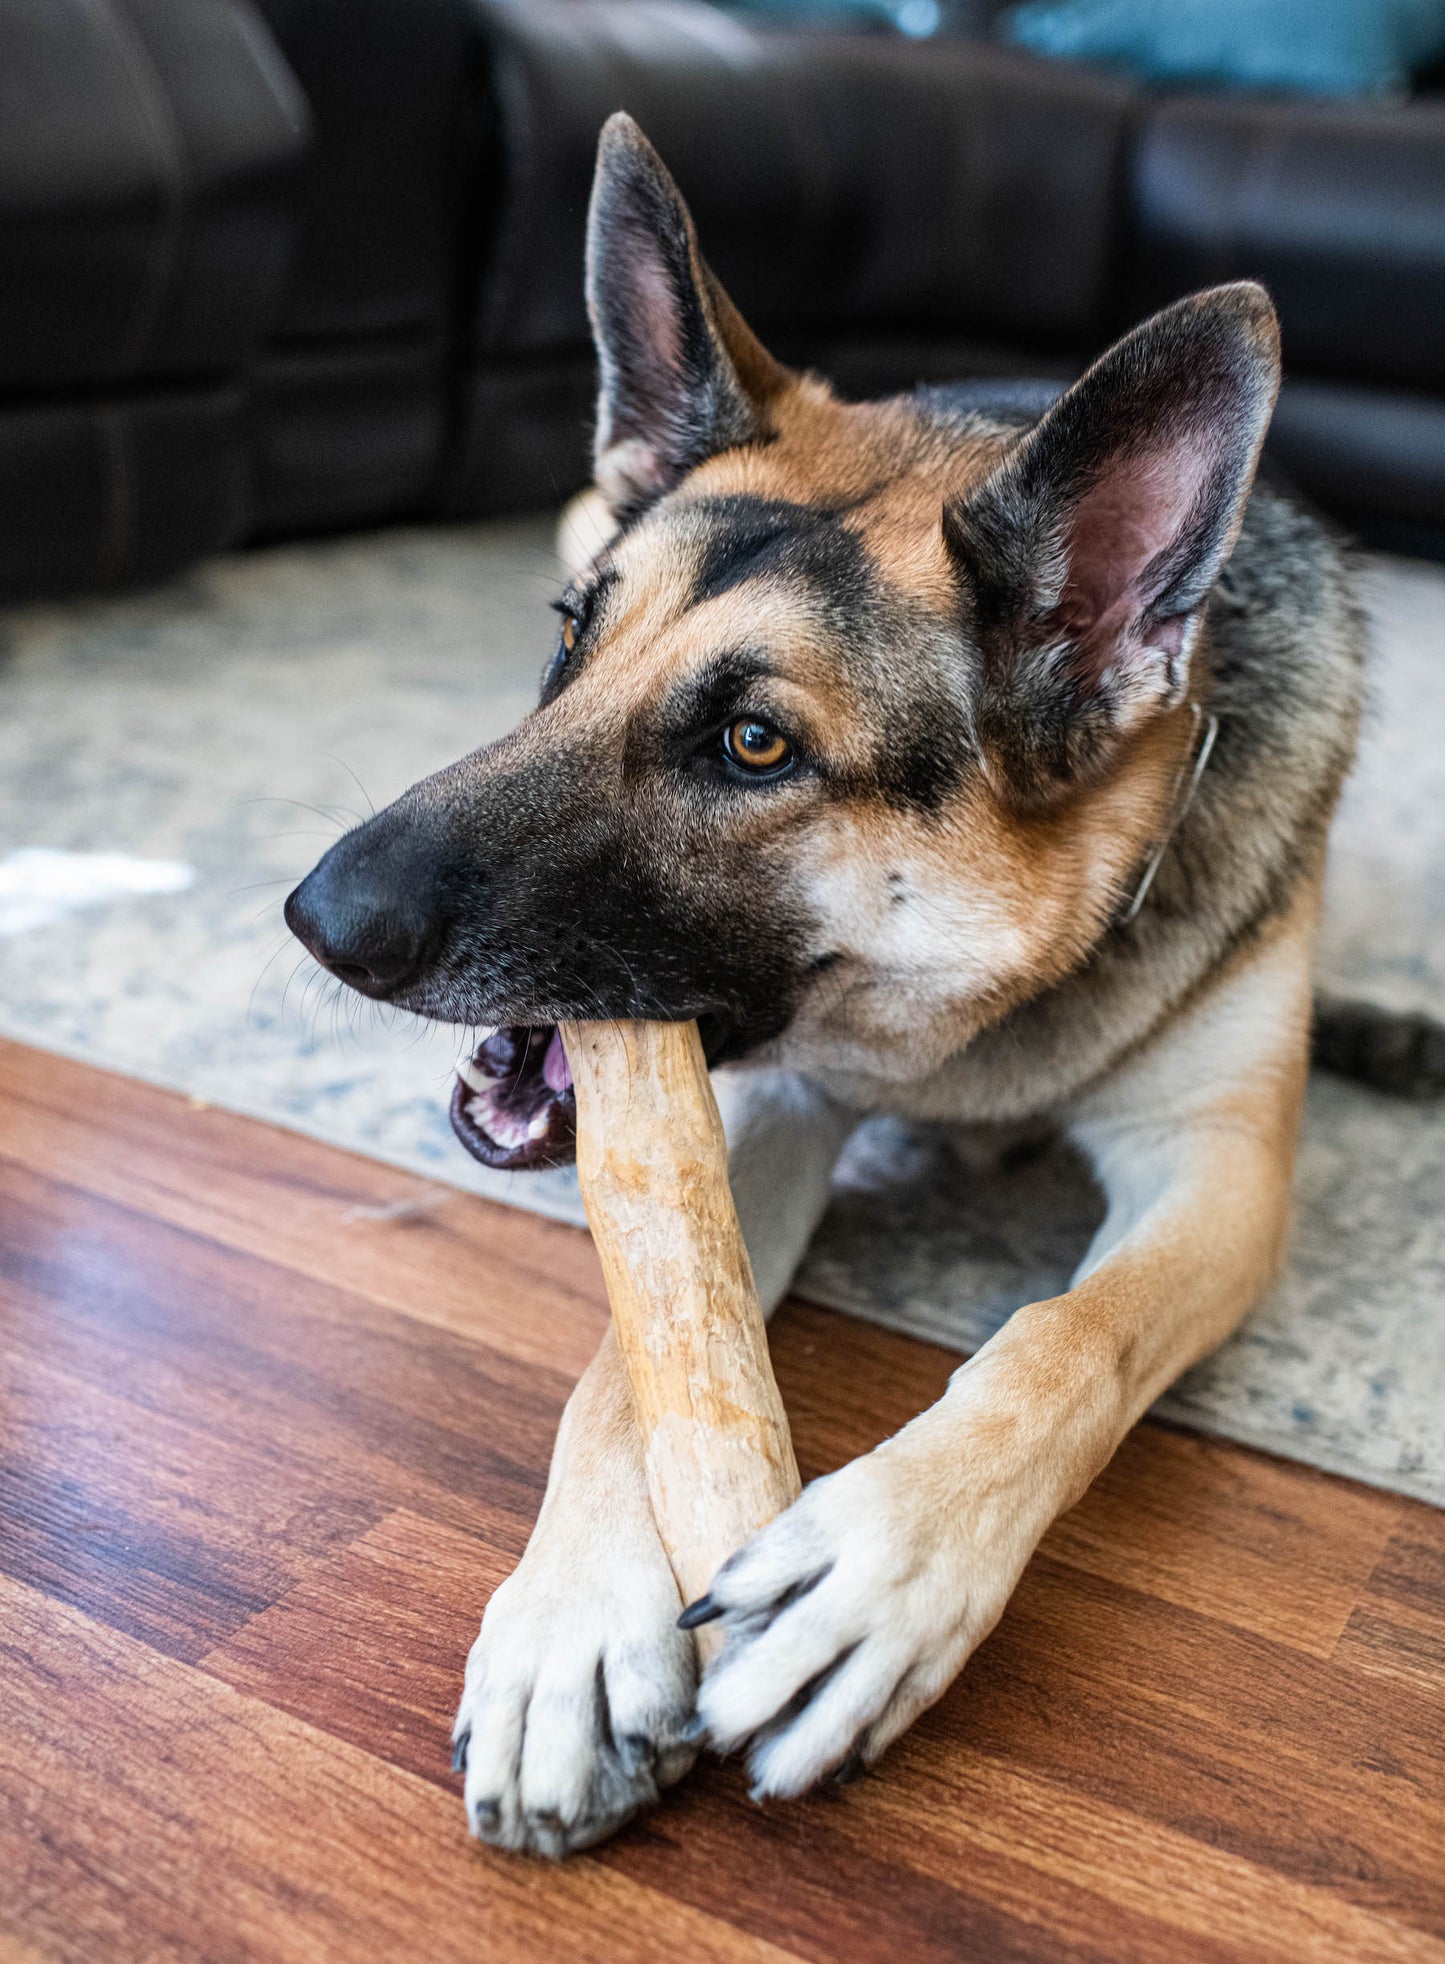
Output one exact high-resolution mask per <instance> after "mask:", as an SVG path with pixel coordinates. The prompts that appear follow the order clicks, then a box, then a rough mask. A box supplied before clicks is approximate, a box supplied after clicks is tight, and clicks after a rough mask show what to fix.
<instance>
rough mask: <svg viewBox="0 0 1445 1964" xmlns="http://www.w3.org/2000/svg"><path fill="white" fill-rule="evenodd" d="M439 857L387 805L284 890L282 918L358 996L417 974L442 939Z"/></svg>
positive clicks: (389, 991)
mask: <svg viewBox="0 0 1445 1964" xmlns="http://www.w3.org/2000/svg"><path fill="white" fill-rule="evenodd" d="M440 884H441V882H440V877H439V863H438V856H437V853H436V851H435V849H434V847H433V845H432V842H431V841H429V840H428V839H427V837H426V836H425V833H424V832H421V831H419V829H418V828H417V826H416V824H415V823H414V822H411V823H409V822H407V821H406V820H404V819H402V818H399V817H398V816H397V814H396V813H395V812H394V811H384V812H382V813H380V815H379V816H378V817H376V818H373V819H371V820H369V821H368V823H367V824H365V825H358V826H357V827H356V829H355V831H353V832H348V833H347V834H346V836H345V838H343V839H338V840H337V842H336V844H335V845H334V846H333V847H332V848H331V850H330V852H328V853H327V855H326V857H325V858H324V859H323V860H322V861H321V862H320V864H319V865H318V866H317V867H316V868H315V869H314V870H313V871H312V872H310V873H308V874H307V876H306V878H305V879H304V880H303V881H302V882H301V884H300V886H299V887H297V888H296V890H295V892H294V893H292V894H290V895H289V896H288V897H287V901H286V910H285V911H286V925H287V927H289V928H290V930H291V932H292V933H293V934H294V935H295V936H296V938H297V940H298V941H302V942H304V943H305V945H306V946H307V947H308V948H309V949H310V950H311V953H312V954H313V955H315V957H316V959H317V961H319V962H320V963H322V964H323V966H324V967H326V968H329V969H330V970H331V973H332V974H333V975H337V976H340V978H341V980H342V981H343V982H348V983H350V985H351V987H352V988H353V989H359V990H360V991H361V993H362V994H363V995H366V996H377V997H381V998H383V999H385V998H389V997H392V996H396V995H398V994H400V992H401V991H402V990H403V989H405V988H407V987H408V986H410V985H411V984H413V983H416V982H418V981H420V980H421V978H422V977H423V975H424V974H425V973H426V971H427V969H428V968H429V967H430V965H431V963H432V961H433V960H434V958H435V955H436V952H437V948H438V946H439V944H440V942H441V940H442V938H443V934H444V925H445V924H444V922H443V921H442V919H441V910H440V906H439V889H440Z"/></svg>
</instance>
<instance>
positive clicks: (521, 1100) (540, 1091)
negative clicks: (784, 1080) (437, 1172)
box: [452, 1012, 749, 1173]
mask: <svg viewBox="0 0 1445 1964" xmlns="http://www.w3.org/2000/svg"><path fill="white" fill-rule="evenodd" d="M697 1020H698V1028H699V1030H700V1032H701V1035H702V1047H703V1055H704V1056H705V1057H706V1058H707V1062H708V1067H709V1069H711V1068H712V1066H713V1065H715V1064H722V1063H730V1062H731V1061H733V1059H734V1058H735V1057H739V1056H742V1055H743V1054H744V1052H745V1051H746V1050H747V1049H748V1048H749V1045H748V1043H747V1042H746V1041H744V1040H742V1039H741V1038H740V1036H739V1033H738V1031H737V1029H736V1026H735V1025H734V1024H733V1023H732V1022H731V1021H730V1020H729V1019H728V1018H727V1017H725V1016H723V1015H720V1014H717V1013H714V1012H704V1013H703V1014H702V1015H701V1016H699V1017H698V1019H697ZM452 1130H453V1131H454V1132H455V1133H456V1135H457V1137H458V1138H459V1139H460V1140H461V1142H462V1144H463V1145H464V1146H465V1147H466V1149H467V1151H468V1152H469V1153H470V1154H471V1155H472V1158H473V1159H479V1160H480V1161H481V1162H482V1164H483V1166H492V1167H496V1168H498V1169H499V1170H500V1171H503V1172H508V1173H520V1172H524V1171H526V1172H537V1171H540V1170H541V1169H542V1168H544V1167H548V1166H570V1165H571V1163H572V1161H573V1160H574V1159H575V1158H576V1156H577V1098H576V1094H575V1093H574V1091H573V1089H572V1073H571V1071H570V1070H569V1069H568V1067H567V1053H566V1051H565V1050H564V1049H563V1048H562V1039H561V1037H560V1036H559V1035H558V1033H557V1029H556V1026H555V1024H552V1023H543V1024H536V1023H511V1024H508V1025H506V1026H505V1027H504V1028H502V1029H500V1030H493V1031H492V1033H491V1035H490V1036H488V1037H486V1038H485V1039H484V1040H483V1041H482V1042H481V1043H480V1044H478V1046H477V1048H476V1050H475V1051H474V1052H473V1053H472V1058H471V1062H470V1063H467V1064H463V1065H462V1067H461V1069H460V1070H459V1071H458V1072H457V1081H456V1084H455V1086H454V1087H453V1090H452Z"/></svg>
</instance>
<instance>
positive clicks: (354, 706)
mask: <svg viewBox="0 0 1445 1964" xmlns="http://www.w3.org/2000/svg"><path fill="white" fill-rule="evenodd" d="M554 590H555V572H554V568H553V565H552V560H551V552H550V526H549V525H548V523H547V522H545V521H541V520H538V521H528V522H518V523H507V524H497V525H491V526H486V527H472V528H465V529H462V528H458V529H451V530H435V531H425V532H420V531H405V532H393V533H389V534H384V535H380V536H374V537H366V538H360V539H352V540H345V541H340V542H333V543H326V544H320V545H311V546H305V547H287V548H280V549H275V550H269V551H266V552H262V553H257V554H253V555H247V556H242V557H236V558H232V559H227V560H223V561H219V562H217V563H215V564H213V565H211V566H209V567H207V568H205V569H203V570H202V571H201V572H199V573H197V574H195V575H194V576H193V577H192V578H190V579H188V580H186V581H184V582H182V583H180V584H178V585H176V586H173V587H171V588H169V589H167V590H165V591H164V592H161V593H158V594H154V595H148V596H142V597H137V598H131V599H125V600H119V601H112V602H105V603H96V604H87V605H76V606H67V607H50V608H32V609H27V610H25V611H23V612H16V613H12V614H10V615H9V616H8V617H5V618H4V620H3V622H0V1031H3V1032H4V1033H5V1034H6V1035H9V1036H13V1037H16V1038H19V1039H21V1040H22V1041H25V1042H30V1043H35V1044H39V1045H42V1046H47V1047H49V1048H51V1049H55V1050H60V1051H64V1052H67V1053H69V1054H72V1055H75V1056H79V1057H82V1058H86V1059H89V1060H92V1061H94V1062H97V1063H101V1064H108V1065H112V1066H115V1067H117V1068H119V1069H121V1070H124V1071H129V1072H131V1073H133V1074H135V1075H138V1076H141V1077H145V1078H149V1079H152V1080H154V1081H157V1082H160V1083H164V1084H169V1085H174V1086H177V1087H180V1088H182V1089H184V1090H186V1091H188V1092H190V1093H192V1094H193V1095H196V1096H199V1097H202V1098H206V1099H209V1100H213V1101H215V1102H218V1103H221V1104H226V1105H230V1106H233V1107H235V1108H237V1109H239V1110H243V1111H248V1112H253V1113H256V1114H259V1115H260V1116H263V1117H265V1118H268V1119H272V1120H275V1121H278V1122H280V1123H282V1124H285V1125H290V1126H293V1127H295V1128H297V1129H298V1130H302V1131H306V1132H311V1133H314V1134H317V1135H318V1136H320V1137H322V1138H325V1139H329V1140H333V1141H335V1142H336V1143H338V1144H340V1145H344V1146H349V1147H352V1148H354V1149H356V1150H359V1151H361V1152H365V1153H369V1154H372V1155H373V1156H375V1157H377V1158H380V1159H383V1160H388V1161H390V1162H392V1163H394V1164H395V1165H396V1166H397V1167H398V1168H401V1169H404V1174H400V1175H399V1176H398V1182H397V1195H398V1200H399V1201H402V1202H404V1201H406V1200H407V1199H408V1198H414V1197H415V1196H416V1195H417V1193H418V1188H417V1182H416V1179H415V1178H414V1177H411V1176H415V1175H421V1176H423V1178H424V1179H425V1180H431V1181H439V1182H451V1183H455V1184H457V1185H460V1186H465V1187H470V1188H473V1189H476V1190H479V1191H483V1192H487V1193H489V1194H491V1195H493V1196H494V1197H497V1198H500V1199H503V1200H506V1201H510V1202H514V1203H516V1204H518V1205H522V1206H529V1207H533V1208H536V1209H537V1210H539V1211H541V1212H544V1213H548V1214H552V1215H555V1216H559V1217H561V1218H564V1219H569V1220H577V1219H580V1206H579V1202H578V1198H577V1193H576V1188H575V1185H574V1183H573V1182H572V1180H571V1178H570V1176H568V1175H558V1174H553V1175H543V1176H535V1175H511V1176H508V1175H489V1174H487V1173H485V1172H484V1171H483V1170H482V1169H481V1168H480V1167H478V1166H475V1165H474V1164H473V1163H472V1162H471V1161H470V1160H468V1159H467V1158H466V1157H465V1156H464V1155H463V1154H462V1152H461V1149H460V1148H459V1147H457V1146H456V1145H455V1144H454V1142H453V1140H452V1137H451V1131H450V1128H449V1126H448V1124H447V1120H446V1113H445V1104H446V1097H447V1093H448V1088H449V1080H450V1074H451V1068H452V1064H453V1062H454V1040H453V1038H452V1036H451V1035H449V1034H448V1033H447V1032H445V1031H436V1030H428V1029H424V1028H421V1027H419V1026H417V1025H415V1024H412V1023H410V1022H409V1021H407V1020H406V1019H401V1021H400V1022H399V1021H397V1020H396V1019H393V1018H390V1017H389V1016H387V1015H385V1014H383V1013H380V1012H377V1011H375V1010H373V1009H371V1008H370V1007H369V1006H367V1005H364V1004H362V1003H360V1002H359V1001H358V1000H357V999H355V998H352V997H347V998H345V999H342V998H341V997H340V996H339V995H337V994H335V993H333V992H331V991H330V990H328V988H327V987H326V986H325V985H324V984H323V983H322V982H321V981H320V980H319V979H318V978H317V976H316V975H315V973H314V971H312V970H310V967H309V964H302V965H300V966H299V967H298V965H297V961H296V952H295V950H294V948H293V947H291V946H288V945H287V943H286V938H285V935H284V931H283V930H282V928H281V926H280V921H279V903H280V899H281V897H282V896H283V895H284V893H285V892H286V890H287V887H288V885H289V884H290V883H291V882H292V881H293V880H294V879H295V878H297V877H298V876H299V875H300V874H301V873H303V872H304V871H305V870H306V868H307V867H308V866H309V865H310V864H311V862H312V861H313V860H314V859H315V857H316V856H317V855H318V853H319V852H320V851H321V850H322V848H323V846H324V844H325V842H326V840H327V839H328V838H330V837H332V836H334V834H335V832H336V831H337V830H338V829H340V827H341V826H342V825H343V824H345V823H346V822H348V821H349V818H350V817H351V816H352V815H353V814H354V813H355V812H357V811H364V809H365V804H366V798H367V797H368V796H369V797H370V798H371V799H373V800H374V801H375V802H376V803H377V804H378V805H379V804H381V803H383V802H384V801H385V800H387V799H389V798H391V797H392V796H394V795H395V793H396V792H398V791H400V790H401V789H402V788H403V787H404V786H405V785H406V784H408V783H409V782H411V780H412V779H413V778H415V777H417V776H419V775H421V774H422V773H423V772H425V771H428V770H431V769H434V768H435V767H436V766H438V765H440V764H442V763H444V762H446V761H448V760H449V759H450V758H452V757H454V756H456V755H458V754H459V753H461V752H462V751H464V750H466V749H469V748H471V747H472V746H473V745H475V744H476V743H478V742H481V741H483V740H485V739H486V738H487V737H490V736H493V735H496V734H498V733H499V732H501V731H502V730H504V729H505V728H507V727H508V726H509V725H510V724H511V723H512V722H514V721H515V720H516V719H517V718H518V717H519V716H520V715H521V714H523V713H524V711H525V710H526V708H527V707H528V706H529V704H530V702H531V699H532V696H533V693H534V690H535V684H536V678H537V675H538V673H539V670H540V667H541V664H542V661H543V659H544V657H545V655H546V653H547V650H548V646H549V643H550V640H551V636H552V633H553V631H554V625H555V623H554V618H553V617H552V616H551V615H549V613H548V611H547V608H546V604H545V603H546V600H547V597H548V596H549V595H550V594H551V593H552V592H553V591H554ZM1371 596H1372V607H1373V614H1374V619H1375V623H1376V644H1377V663H1376V695H1377V702H1376V708H1375V712H1374V714H1373V716H1372V719H1371V726H1370V730H1369V732H1368V735H1367V739H1366V747H1365V753H1364V756H1363V758H1362V762H1361V766H1360V769H1359V770H1358V771H1357V773H1356V776H1355V778H1354V780H1353V782H1352V784H1351V787H1350V790H1349V792H1348V794H1347V799H1346V805H1345V809H1344V811H1343V812H1342V815H1341V820H1340V823H1339V826H1338V828H1337V835H1336V842H1335V852H1334V859H1333V867H1332V872H1331V882H1330V893H1329V904H1328V910H1327V920H1326V929H1325V935H1324V940H1323V944H1322V948H1321V955H1320V974H1321V979H1322V980H1323V981H1325V982H1327V983H1328V984H1329V986H1331V987H1333V988H1335V989H1337V990H1339V991H1341V992H1343V993H1352V994H1363V995H1367V996H1370V997H1373V998H1374V999H1376V1000H1380V1001H1384V1002H1387V1003H1391V1004H1395V1005H1398V1006H1402V1007H1410V1006H1422V1007H1433V1008H1434V1009H1435V1010H1436V1011H1437V1012H1441V1011H1445V570H1442V569H1439V568H1435V567H1426V566H1419V565H1414V564H1411V563H1409V562H1405V561H1394V562H1385V561H1380V562H1377V563H1376V565H1375V566H1374V568H1373V569H1372V572H1371ZM363 784H364V786H365V792H363V791H362V789H361V788H360V787H361V785H363ZM1298 1203H1299V1209H1298V1211H1299V1219H1298V1227H1297V1231H1296V1235H1295V1241H1294V1252H1293V1257H1292V1260H1291V1264H1290V1268H1289V1272H1288V1274H1287V1276H1286V1277H1285V1279H1284V1281H1283V1282H1282V1283H1281V1285H1280V1286H1279V1287H1278V1288H1277V1289H1276V1290H1275V1292H1274V1293H1273V1295H1272V1296H1271V1297H1270V1299H1269V1300H1268V1301H1267V1302H1265V1303H1264V1304H1262V1305H1261V1306H1260V1307H1259V1309H1258V1310H1257V1311H1256V1312H1255V1313H1254V1315H1253V1316H1252V1317H1251V1318H1250V1319H1249V1321H1248V1323H1247V1324H1246V1326H1245V1327H1244V1329H1243V1330H1242V1331H1241V1332H1240V1333H1239V1334H1238V1335H1237V1336H1236V1337H1235V1338H1234V1339H1233V1340H1232V1341H1231V1342H1229V1343H1228V1344H1226V1345H1225V1346H1224V1347H1223V1348H1222V1349H1221V1350H1220V1351H1219V1352H1217V1353H1216V1355H1215V1356H1214V1357H1212V1358H1211V1359H1209V1360H1208V1361H1207V1362H1206V1363H1205V1364H1203V1365H1202V1366H1200V1367H1199V1368H1198V1369H1197V1370H1195V1371H1193V1372H1191V1373H1190V1374H1189V1376H1188V1377H1187V1378H1185V1379H1184V1380H1183V1381H1182V1382H1181V1383H1180V1384H1179V1385H1178V1386H1176V1387H1175V1389H1174V1391H1173V1392H1171V1394H1170V1395H1169V1397H1168V1398H1167V1399H1166V1400H1165V1401H1164V1404H1163V1406H1162V1409H1163V1410H1164V1411H1165V1412H1166V1413H1168V1414H1169V1415H1170V1416H1172V1417H1176V1418H1179V1419H1182V1420H1185V1421H1186V1422H1188V1423H1189V1424H1191V1425H1194V1426H1197V1427H1198V1428H1200V1429H1202V1430H1205V1431H1209V1432H1215V1433H1219V1434H1222V1435H1225V1436H1227V1437H1230V1438H1235V1439H1240V1440H1244V1441H1246V1442H1249V1443H1251V1444H1255V1445H1259V1446H1263V1447H1266V1448H1268V1449H1269V1450H1271V1451H1273V1452H1278V1453H1282V1454H1285V1455H1288V1456H1289V1457H1292V1458H1295V1459H1300V1460H1305V1461H1308V1462H1310V1463H1311V1464H1314V1465H1318V1466H1324V1467H1328V1468H1331V1469H1333V1470H1336V1471H1340V1472H1344V1473H1349V1474H1353V1475H1354V1476H1355V1477H1357V1478H1359V1479H1363V1480H1368V1481H1372V1482H1374V1483H1376V1484H1379V1485H1381V1486H1386V1487H1390V1488H1393V1489H1396V1490H1398V1491H1400V1492H1404V1493H1410V1494H1416V1495H1419V1496H1420V1497H1422V1498H1424V1499H1427V1500H1432V1501H1435V1502H1436V1503H1438V1504H1445V1112H1442V1111H1440V1110H1438V1109H1434V1110H1431V1109H1418V1108H1410V1107H1407V1106H1401V1105H1398V1104H1395V1103H1392V1102H1390V1101H1388V1100H1385V1099H1382V1098H1379V1097H1377V1096H1375V1095H1373V1094H1371V1093H1369V1092H1365V1091H1362V1090H1358V1089H1355V1088H1352V1087H1350V1086H1347V1085H1343V1084H1340V1083H1337V1082H1332V1081H1330V1080H1328V1079H1324V1078H1321V1079H1318V1080H1317V1081H1316V1082H1315V1084H1314V1085H1313V1087H1312V1090H1311V1096H1310V1105H1309V1113H1308V1118H1307V1122H1306V1129H1305V1137H1304V1143H1303V1150H1302V1153H1301V1159H1300V1170H1299V1179H1298ZM1097 1210H1098V1201H1097V1197H1096V1195H1095V1194H1094V1192H1093V1190H1092V1187H1091V1185H1090V1183H1089V1180H1088V1177H1087V1175H1086V1173H1085V1172H1084V1170H1083V1169H1082V1168H1081V1167H1080V1166H1079V1165H1078V1163H1077V1162H1076V1161H1074V1160H1073V1159H1071V1158H1070V1157H1069V1156H1068V1155H1067V1154H1065V1153H1063V1152H1060V1153H1056V1154H1053V1155H1051V1156H1048V1157H1046V1158H1043V1159H1041V1160H1038V1161H1035V1162H1034V1163H1033V1164H1031V1165H1028V1166H1020V1167H1015V1168H1013V1169H1012V1170H1010V1171H1004V1172H1000V1171H992V1172H990V1171H986V1170H985V1171H982V1172H980V1171H979V1170H978V1169H964V1168H962V1167H960V1165H959V1164H958V1162H957V1161H956V1160H955V1158H954V1156H953V1151H952V1148H951V1146H950V1145H949V1143H948V1141H947V1140H946V1139H945V1138H944V1137H943V1136H941V1135H937V1134H930V1133H928V1132H926V1131H917V1132H908V1131H905V1130H903V1129H902V1128H899V1127H895V1126H892V1125H885V1124H875V1125H872V1126H870V1127H868V1128H866V1129H865V1130H864V1132H863V1133H861V1134H860V1135H859V1137H858V1139H857V1141H856V1142H855V1144H854V1146H853V1147H852V1148H850V1151H849V1154H848V1156H847V1159H846V1161H845V1163H844V1165H843V1167H842V1168H841V1170H840V1175H839V1180H838V1186H837V1191H836V1195H835V1199H834V1204H833V1207H832V1210H831V1212H830V1214H829V1216H828V1218H827V1220H826V1222H825V1224H824V1226H823V1228H822V1229H821V1231H820V1233H819V1235H818V1238H817V1240H816V1242H815V1245H814V1247H813V1249H812V1252H811V1254H810V1256H809V1259H808V1263H807V1267H806V1270H805V1272H804V1275H803V1277H802V1282H801V1286H802V1289H803V1290H804V1292H805V1293H807V1294H808V1295H810V1296H812V1297H814V1298H815V1299H817V1300H820V1301H823V1302H828V1303H832V1304H835V1305H837V1306H839V1307H842V1308H846V1309H850V1310H853V1311H855V1312H856V1313H858V1314H859V1315H863V1316H868V1317H872V1318H874V1319H876V1320H877V1321H879V1322H882V1323H886V1324H889V1325H890V1326H892V1327H894V1328H896V1329H900V1330H907V1331H913V1332H916V1333H918V1334H921V1335H924V1336H929V1337H934V1338H937V1339H939V1340H940V1341H942V1342H945V1343H951V1344H956V1345H959V1346H963V1347H971V1346H974V1345H976V1344H977V1343H978V1342H980V1341H981V1340H982V1339H983V1338H984V1337H985V1336H987V1335H988V1333H989V1332H990V1331H991V1330H993V1329H994V1328H996V1327H997V1325H998V1324H999V1322H1000V1321H1002V1320H1003V1318H1004V1317H1006V1316H1007V1315H1008V1314H1009V1312H1010V1311H1011V1310H1012V1309H1013V1308H1014V1307H1016V1306H1017V1305H1018V1304H1019V1303H1020V1302H1023V1301H1026V1300H1029V1299H1032V1298H1034V1297H1037V1296H1040V1295H1044V1294H1051V1293H1054V1292H1056V1291H1057V1290H1058V1289H1059V1288H1061V1287H1062V1286H1063V1285H1064V1283H1065V1282H1066V1280H1067V1277H1068V1274H1069V1271H1070V1269H1071V1267H1072V1265H1073V1263H1074V1262H1075V1261H1076V1260H1077V1258H1078V1256H1079V1255H1080V1253H1081V1252H1082V1250H1083V1248H1084V1245H1085V1244H1086V1242H1087V1240H1088V1237H1089V1233H1090V1230H1091V1228H1092V1226H1093V1223H1094V1221H1095V1219H1096V1218H1097Z"/></svg>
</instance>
